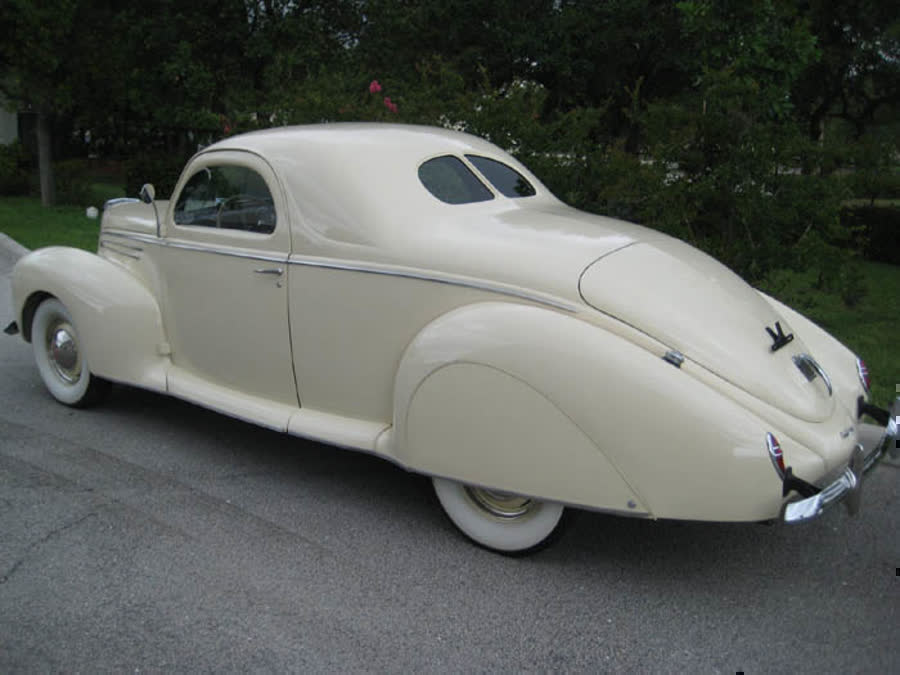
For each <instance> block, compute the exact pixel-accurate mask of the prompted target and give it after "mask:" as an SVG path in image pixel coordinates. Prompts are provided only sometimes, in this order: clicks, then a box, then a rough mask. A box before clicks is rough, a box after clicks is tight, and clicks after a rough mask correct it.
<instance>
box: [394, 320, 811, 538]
mask: <svg viewBox="0 0 900 675" xmlns="http://www.w3.org/2000/svg"><path fill="white" fill-rule="evenodd" d="M661 356H662V354H660V355H656V354H653V353H651V351H648V350H647V349H645V348H642V347H639V346H637V345H635V344H633V343H631V342H629V341H628V340H625V339H623V338H621V337H619V336H617V335H614V334H612V333H609V332H608V331H605V330H603V329H602V328H600V327H598V326H596V325H593V324H592V323H590V322H588V321H584V320H581V319H579V318H576V317H573V316H570V315H565V314H562V313H558V312H553V311H550V310H546V309H542V308H537V307H533V306H528V305H521V304H512V303H480V304H475V305H469V306H467V307H463V308H460V309H457V310H454V311H453V312H450V313H448V314H445V315H444V316H442V317H440V318H439V319H437V320H436V321H434V322H433V323H431V324H430V325H429V326H427V327H426V328H425V329H424V330H423V331H422V332H421V333H420V334H419V335H418V336H417V337H416V338H415V340H414V341H413V342H412V343H411V344H410V345H409V347H408V348H407V350H406V352H405V354H404V356H403V359H402V361H401V364H400V368H399V371H398V375H397V380H396V386H395V394H394V396H395V397H394V406H395V407H394V411H395V412H394V415H395V417H394V425H395V426H394V439H393V440H394V446H395V452H396V453H397V459H398V460H399V461H400V462H402V463H403V464H405V465H407V466H409V467H410V468H412V469H415V470H418V471H422V472H424V473H428V474H433V475H440V476H445V477H448V478H453V479H456V480H460V481H463V482H469V483H475V484H479V485H483V486H485V487H494V488H497V489H502V490H508V491H511V492H518V493H522V494H527V495H531V496H535V497H539V498H543V499H548V500H554V501H561V502H566V503H571V504H576V505H581V506H586V507H590V508H596V509H601V510H611V511H616V512H619V513H634V514H636V515H637V514H649V515H652V516H656V517H665V518H686V519H695V520H766V519H770V518H774V517H777V514H778V510H779V508H780V506H781V502H782V498H781V481H780V479H779V478H778V476H777V474H776V473H775V471H774V469H773V467H772V464H771V460H770V459H769V457H768V453H767V450H766V446H765V438H766V436H765V434H766V431H772V432H773V433H777V431H778V430H777V429H771V428H770V427H769V426H768V425H766V424H765V423H763V422H762V421H761V420H760V419H759V418H757V417H755V416H754V415H753V414H752V413H750V412H748V411H747V410H746V409H745V408H744V407H743V406H741V405H740V404H738V403H736V402H735V401H733V400H731V399H729V398H727V397H725V396H722V395H721V394H719V393H718V392H716V391H714V390H712V389H710V388H709V387H708V386H707V385H705V384H703V383H702V382H700V381H699V380H698V379H696V378H695V377H693V376H692V375H691V374H690V368H691V367H696V366H692V364H690V363H689V362H686V363H685V364H684V365H683V367H682V368H678V367H676V366H674V365H672V364H670V363H667V362H666V361H664V360H663V359H662V358H661ZM783 444H784V445H788V444H789V442H788V441H784V442H783ZM790 451H791V452H792V456H791V461H792V462H793V464H794V465H795V466H797V467H798V469H799V468H800V467H806V466H807V464H811V465H812V466H811V467H809V468H810V469H812V470H818V471H821V470H822V466H821V461H820V460H819V459H818V458H817V457H816V456H814V455H813V454H812V453H810V452H808V451H805V450H804V449H802V448H795V447H793V445H791V448H790ZM785 452H786V453H787V452H788V450H787V449H786V450H785ZM804 470H806V469H804Z"/></svg>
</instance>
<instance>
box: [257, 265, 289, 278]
mask: <svg viewBox="0 0 900 675" xmlns="http://www.w3.org/2000/svg"><path fill="white" fill-rule="evenodd" d="M253 271H254V272H255V273H256V274H274V275H275V276H279V277H280V276H281V275H282V274H284V268H282V267H261V268H259V269H255V270H253Z"/></svg>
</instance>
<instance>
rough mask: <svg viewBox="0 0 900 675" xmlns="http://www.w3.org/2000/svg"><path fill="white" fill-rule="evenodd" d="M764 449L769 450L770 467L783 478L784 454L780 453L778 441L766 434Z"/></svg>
mask: <svg viewBox="0 0 900 675" xmlns="http://www.w3.org/2000/svg"><path fill="white" fill-rule="evenodd" d="M766 447H767V448H768V449H769V459H771V460H772V466H774V467H775V471H777V472H778V476H779V477H780V478H784V472H785V468H784V454H783V453H782V452H781V444H780V443H779V442H778V439H777V438H775V436H773V435H772V434H770V433H767V434H766Z"/></svg>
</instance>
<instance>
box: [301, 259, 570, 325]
mask: <svg viewBox="0 0 900 675" xmlns="http://www.w3.org/2000/svg"><path fill="white" fill-rule="evenodd" d="M288 264H290V265H302V266H304V267H320V268H324V269H333V270H344V271H348V272H361V273H363V274H380V275H383V276H389V277H400V278H401V279H416V280H418V281H430V282H433V283H436V284H447V285H448V286H460V287H462V288H473V289H475V290H479V291H488V292H490V293H498V294H500V295H508V296H510V297H513V298H519V299H520V300H528V301H529V302H535V303H538V304H541V305H547V306H548V307H553V308H555V309H561V310H563V311H566V312H577V311H578V307H576V306H575V305H572V304H569V303H567V302H563V301H561V300H555V299H550V298H546V297H542V296H540V295H537V294H534V293H528V292H527V291H520V290H517V289H513V288H507V287H504V286H502V285H500V284H492V283H489V282H485V281H474V280H473V281H468V280H463V279H451V278H449V277H444V276H438V275H435V274H426V273H424V272H407V271H401V270H394V269H382V268H379V267H368V266H364V265H351V264H349V263H340V262H331V261H328V260H310V259H308V258H306V259H298V258H291V259H290V260H288Z"/></svg>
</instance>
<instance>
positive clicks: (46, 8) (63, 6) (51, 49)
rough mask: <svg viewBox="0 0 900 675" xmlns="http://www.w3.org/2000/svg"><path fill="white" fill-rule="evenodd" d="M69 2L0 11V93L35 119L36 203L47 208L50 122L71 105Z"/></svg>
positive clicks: (13, 4) (11, 4) (12, 3)
mask: <svg viewBox="0 0 900 675" xmlns="http://www.w3.org/2000/svg"><path fill="white" fill-rule="evenodd" d="M76 10H77V3H76V2H75V0H47V1H44V0H42V1H41V2H30V1H29V0H7V2H5V3H4V4H3V5H2V9H0V33H2V34H3V35H4V36H5V37H4V39H3V40H2V41H0V91H2V93H3V95H4V96H5V97H6V99H7V100H8V101H10V102H12V103H13V104H16V105H17V106H18V107H19V108H20V109H23V110H29V111H32V112H34V113H35V114H36V115H37V125H36V128H37V147H38V160H39V161H38V165H39V171H40V186H41V202H42V203H43V204H44V205H45V206H46V205H50V204H53V202H54V199H55V194H54V193H55V189H54V181H53V171H52V157H51V147H52V138H51V129H52V118H53V117H54V116H55V115H59V114H61V113H65V112H67V111H69V110H71V108H72V106H73V105H74V104H75V99H74V96H73V92H72V88H71V74H72V72H73V62H74V59H75V56H76V55H75V54H74V53H73V50H72V39H71V38H72V35H73V33H74V31H75V28H74V27H73V23H74V22H73V19H74V16H75V13H76Z"/></svg>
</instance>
